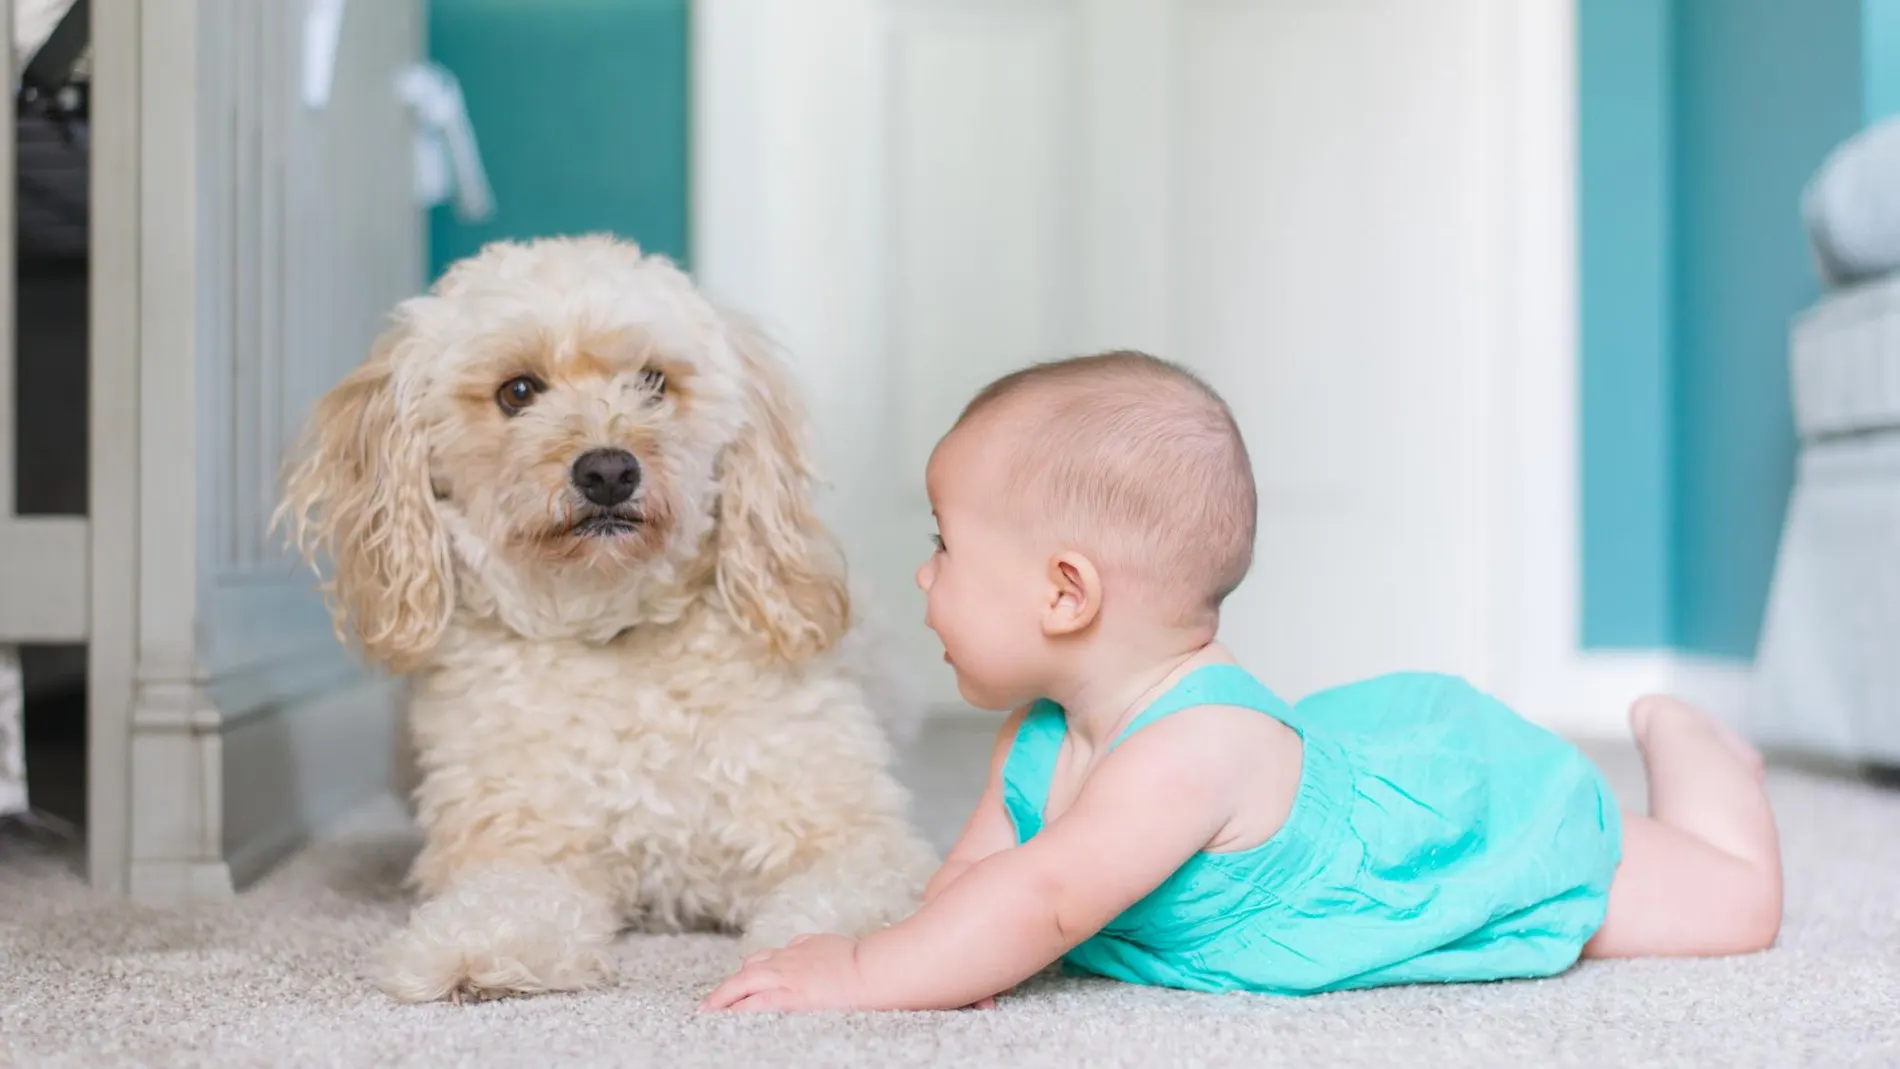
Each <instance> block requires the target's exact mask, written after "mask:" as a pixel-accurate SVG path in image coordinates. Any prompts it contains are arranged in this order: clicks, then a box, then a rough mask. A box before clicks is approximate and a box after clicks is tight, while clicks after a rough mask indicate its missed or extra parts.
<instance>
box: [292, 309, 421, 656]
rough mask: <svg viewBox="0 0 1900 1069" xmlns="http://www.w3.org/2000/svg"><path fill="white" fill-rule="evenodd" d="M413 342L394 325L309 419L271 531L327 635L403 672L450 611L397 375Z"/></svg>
mask: <svg viewBox="0 0 1900 1069" xmlns="http://www.w3.org/2000/svg"><path fill="white" fill-rule="evenodd" d="M414 344H415V342H414V341H413V338H412V335H411V334H410V332H409V330H408V328H407V327H406V326H403V325H401V324H398V325H397V326H395V327H392V328H391V329H389V330H388V331H387V332H385V333H384V334H383V335H382V336H381V337H379V338H377V340H376V344H375V346H374V348H373V349H372V351H371V353H370V356H369V359H368V360H365V361H364V362H363V363H362V364H361V365H359V366H358V367H357V368H356V369H355V370H354V371H351V372H350V373H349V374H348V375H347V376H345V377H344V378H343V380H342V381H341V382H339V383H338V384H337V385H336V386H335V387H333V388H332V389H331V390H330V391H329V392H328V393H327V394H325V395H324V396H323V397H322V398H321V399H320V400H319V401H318V402H317V404H316V406H315V408H314V409H313V410H312V412H311V415H310V420H309V422H308V423H307V424H306V425H305V428H304V433H303V436H302V439H301V441H300V442H299V447H298V450H297V453H296V454H295V455H294V459H293V461H292V463H291V465H290V466H288V469H287V475H286V479H285V494H284V500H283V503H282V504H281V505H279V507H278V509H277V515H276V517H275V519H274V520H273V524H276V523H281V522H283V521H284V520H286V519H287V520H288V521H289V530H288V532H287V534H288V537H289V541H290V543H291V545H292V546H293V547H294V548H295V549H296V550H297V552H298V553H300V554H301V555H302V556H303V557H304V559H305V560H306V561H308V562H309V563H310V565H311V567H312V568H317V567H318V557H319V555H321V556H327V557H328V558H329V559H330V562H331V565H332V568H333V570H334V577H333V578H332V579H331V580H330V581H329V582H327V583H325V584H323V592H324V595H325V600H326V602H327V603H328V605H329V608H330V615H331V619H332V621H333V623H334V625H335V627H336V632H337V637H338V638H339V639H340V640H342V641H344V642H348V641H349V640H348V632H349V631H354V632H355V634H356V638H357V641H358V642H360V643H361V645H362V649H363V652H364V654H365V656H366V657H367V659H368V660H369V661H371V662H372V663H375V664H378V665H381V666H383V667H385V668H388V669H390V670H392V671H396V672H403V671H407V670H409V669H410V668H412V667H414V665H415V663H416V661H417V660H418V659H419V658H420V657H422V656H423V655H424V654H426V653H427V652H428V649H429V647H430V646H431V645H433V644H434V642H435V641H436V639H437V638H438V637H440V635H441V633H442V630H443V628H444V627H446V626H447V625H448V621H449V615H450V613H451V611H452V610H453V608H454V605H453V602H452V600H451V599H452V597H453V593H454V588H453V586H452V583H453V572H452V570H451V565H450V560H449V541H448V536H447V534H446V533H445V532H444V530H443V528H442V525H441V522H440V521H439V520H438V519H437V517H436V513H435V502H434V494H433V491H432V489H431V487H430V484H429V468H428V444H427V442H426V441H425V439H424V436H423V434H422V428H421V426H420V423H419V420H418V419H417V417H416V413H415V406H416V399H415V398H414V397H412V396H405V394H406V393H408V391H405V390H403V389H402V388H401V387H402V381H401V378H400V375H399V372H400V370H401V365H402V362H403V359H404V357H405V355H406V354H407V351H408V350H409V349H410V348H411V347H412V346H413V345H414Z"/></svg>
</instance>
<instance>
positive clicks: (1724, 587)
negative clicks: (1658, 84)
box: [1675, 0, 1864, 657]
mask: <svg viewBox="0 0 1900 1069" xmlns="http://www.w3.org/2000/svg"><path fill="white" fill-rule="evenodd" d="M1861 3H1862V0H1799V2H1798V3H1791V2H1789V0H1676V33H1675V40H1676V44H1677V49H1676V63H1677V67H1676V92H1677V96H1676V120H1675V128H1676V131H1677V138H1678V140H1677V155H1676V167H1677V171H1676V213H1677V215H1676V217H1677V222H1678V227H1679V230H1678V245H1677V264H1676V291H1675V296H1676V302H1677V303H1676V315H1675V325H1676V359H1677V396H1676V416H1677V426H1676V458H1675V459H1676V484H1677V486H1678V488H1679V497H1678V503H1677V506H1678V507H1677V517H1676V532H1675V533H1676V556H1675V565H1676V641H1677V644H1678V645H1680V646H1681V647H1682V648H1684V649H1687V650H1692V651H1695V652H1699V653H1710V654H1717V655H1722V656H1731V657H1752V656H1753V655H1754V652H1755V640H1756V637H1757V632H1758V630H1759V626H1760V621H1761V617H1762V611H1763V609H1764V607H1765V605H1766V603H1767V596H1768V584H1769V579H1770V577H1771V575H1772V572H1773V569H1774V562H1775V550H1776V546H1777V544H1778V542H1779V540H1780V536H1781V523H1782V518H1783V514H1784V511H1785V506H1786V503H1787V498H1788V490H1789V487H1790V486H1791V485H1792V482H1793V477H1794V454H1795V434H1794V423H1793V418H1792V415H1791V413H1790V411H1789V399H1788V345H1787V338H1788V323H1789V320H1790V318H1791V317H1793V316H1794V315H1795V313H1797V312H1799V311H1800V310H1801V309H1803V308H1805V307H1807V306H1808V305H1810V304H1812V303H1813V302H1814V300H1815V298H1816V297H1818V296H1820V293H1821V287H1820V283H1819V281H1818V280H1817V279H1816V278H1815V275H1814V270H1813V267H1812V266H1811V264H1810V260H1809V256H1808V251H1807V241H1806V237H1805V236H1804V233H1803V230H1802V227H1801V219H1800V214H1799V201H1800V196H1801V189H1802V187H1803V186H1804V185H1805V184H1806V183H1807V181H1808V179H1809V177H1811V176H1812V175H1813V173H1814V170H1815V168H1816V167H1818V166H1819V165H1820V163H1821V162H1822V160H1823V159H1825V158H1826V156H1827V153H1828V151H1829V150H1830V149H1832V148H1833V147H1834V146H1835V145H1837V144H1839V143H1840V142H1841V141H1842V140H1844V139H1846V138H1847V137H1849V136H1851V135H1852V134H1853V133H1854V132H1855V131H1856V130H1858V129H1859V128H1860V127H1861V121H1862V117H1863V113H1862V106H1863V99H1864V98H1863V93H1864V86H1863V82H1862V79H1861V72H1862V68H1861V57H1862V53H1861V34H1860V30H1861Z"/></svg>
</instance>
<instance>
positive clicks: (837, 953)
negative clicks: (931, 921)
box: [699, 935, 870, 1012]
mask: <svg viewBox="0 0 1900 1069" xmlns="http://www.w3.org/2000/svg"><path fill="white" fill-rule="evenodd" d="M857 955H858V944H857V940H855V939H846V938H844V937H843V936H838V935H801V936H799V937H798V938H796V939H794V940H792V941H791V943H789V944H787V945H786V946H785V948H784V949H782V950H761V951H759V952H758V953H756V954H754V955H752V956H751V957H749V958H747V959H745V964H744V965H743V966H742V967H741V968H740V969H739V971H738V972H736V973H734V974H732V976H730V977H728V978H727V980H726V982H725V983H722V984H720V985H719V986H718V987H716V988H714V989H713V991H712V994H710V995H707V996H706V999H705V1001H703V1002H701V1003H700V1004H699V1008H700V1010H701V1012H704V1011H706V1010H725V1009H733V1010H768V1011H769V1010H855V1009H869V1008H870V1004H869V1000H868V998H867V992H866V991H865V989H864V978H863V975H862V974H861V973H860V972H859V970H858V960H857Z"/></svg>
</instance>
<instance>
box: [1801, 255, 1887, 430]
mask: <svg viewBox="0 0 1900 1069" xmlns="http://www.w3.org/2000/svg"><path fill="white" fill-rule="evenodd" d="M1789 360H1790V364H1791V365H1792V367H1791V372H1792V381H1791V384H1790V386H1791V390H1792V393H1793V401H1794V421H1795V429H1796V431H1797V432H1798V433H1800V435H1801V436H1802V437H1804V438H1810V439H1812V438H1817V437H1827V436H1832V435H1841V434H1861V433H1866V432H1868V431H1876V430H1885V429H1892V428H1900V274H1895V275H1891V276H1888V277H1887V278H1884V279H1880V280H1877V281H1873V282H1867V283H1863V284H1861V285H1859V286H1855V287H1852V288H1850V289H1845V290H1840V291H1838V292H1835V293H1833V294H1830V295H1829V296H1827V297H1824V298H1822V299H1821V300H1820V301H1817V302H1816V303H1815V304H1814V306H1813V307H1811V308H1809V309H1807V310H1806V311H1804V312H1802V313H1801V314H1800V315H1799V316H1797V317H1796V318H1795V321H1794V326H1793V331H1792V337H1791V339H1790V357H1789Z"/></svg>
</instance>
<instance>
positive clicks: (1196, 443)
mask: <svg viewBox="0 0 1900 1069" xmlns="http://www.w3.org/2000/svg"><path fill="white" fill-rule="evenodd" d="M926 481H927V483H928V486H929V492H930V499H931V504H932V506H933V509H934V512H935V514H936V517H937V523H938V532H939V538H940V539H941V544H940V546H939V548H938V549H937V551H936V552H935V553H933V554H932V556H931V559H930V560H929V561H928V562H927V563H925V564H924V566H923V567H922V568H921V569H919V570H918V573H917V581H918V585H920V586H922V587H923V588H924V591H925V592H926V594H927V595H928V596H929V602H930V607H929V611H928V615H927V622H928V623H929V625H930V627H931V628H932V629H933V630H935V631H936V632H937V633H938V635H939V636H940V637H941V638H942V639H943V642H944V648H945V656H946V659H948V660H949V661H950V662H951V664H952V665H953V666H954V667H955V668H956V669H957V676H958V683H959V686H960V687H961V688H962V690H963V693H964V696H965V697H966V698H968V699H970V700H971V701H973V702H975V703H976V704H978V705H980V706H983V707H986V708H1008V707H1010V706H1012V705H1015V704H1020V703H1021V702H1022V701H1025V700H1027V699H1028V697H1032V696H1034V690H1035V688H1036V687H1037V686H1039V685H1041V684H1043V683H1045V682H1047V681H1046V680H1044V679H1042V678H1040V676H1041V674H1042V672H1043V671H1044V669H1045V667H1046V663H1047V657H1048V655H1049V654H1051V653H1052V652H1054V651H1055V650H1056V648H1057V647H1059V646H1062V645H1064V644H1068V645H1073V644H1075V643H1078V642H1087V641H1090V640H1091V639H1096V638H1101V637H1104V636H1106V637H1109V638H1111V639H1112V641H1115V642H1117V643H1131V642H1132V643H1135V644H1139V643H1140V642H1141V641H1142V640H1143V638H1144V637H1146V636H1148V635H1152V636H1153V637H1154V638H1155V639H1156V640H1157V641H1178V640H1179V639H1180V638H1181V637H1182V636H1184V635H1188V636H1191V635H1193V634H1196V633H1201V632H1204V633H1205V635H1206V638H1207V639H1211V638H1212V637H1213V633H1214V629H1215V626H1216V625H1217V623H1218V621H1219V613H1220V607H1221V603H1222V602H1223V601H1224V600H1225V599H1226V598H1227V596H1228V595H1229V594H1230V593H1232V592H1233V590H1234V588H1235V587H1237V586H1238V585H1239V584H1240V581H1241V579H1242V578H1243V577H1245V575H1246V574H1247V570H1248V567H1249V566H1250V565H1251V563H1252V560H1253V541H1254V518H1255V493H1254V482H1253V470H1252V465H1251V464H1250V463H1249V461H1248V457H1247V448H1246V445H1245V443H1244V442H1243V441H1242V440H1241V436H1240V432H1239V429H1238V428H1237V427H1236V426H1235V424H1234V419H1233V415H1232V414H1231V413H1230V412H1229V411H1228V408H1227V405H1226V404H1225V403H1224V402H1223V401H1222V400H1221V398H1220V397H1219V396H1218V395H1217V394H1215V393H1214V391H1213V390H1212V389H1210V388H1209V387H1208V386H1207V385H1206V384H1205V383H1203V382H1202V381H1201V380H1200V379H1199V378H1198V377H1196V376H1195V375H1194V374H1192V373H1191V372H1189V371H1187V370H1186V369H1184V368H1181V367H1179V366H1176V365H1174V364H1172V363H1169V362H1167V361H1164V360H1160V359H1157V358H1155V357H1152V356H1148V355H1146V354H1143V353H1136V352H1113V353H1104V354H1100V355H1095V356H1085V357H1076V358H1073V359H1068V360H1059V361H1055V362H1052V363H1045V364H1038V365H1035V366H1032V367H1029V368H1025V369H1024V370H1022V371H1018V372H1015V373H1013V374H1010V375H1008V376H1005V377H1004V378H1001V379H999V380H997V381H996V382H994V383H991V384H990V385H989V386H987V387H985V388H984V389H983V391H982V392H981V393H979V394H978V395H977V396H976V398H975V399H974V400H973V401H971V402H970V404H969V405H968V406H967V407H966V408H965V409H964V411H963V414H962V416H961V417H959V419H958V420H957V423H956V425H955V426H954V427H952V428H951V430H950V432H949V433H948V434H947V435H945V436H944V438H943V440H942V441H941V442H940V443H938V446H937V449H936V451H935V452H934V453H933V454H932V455H931V459H930V468H929V472H928V474H927V476H926Z"/></svg>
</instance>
